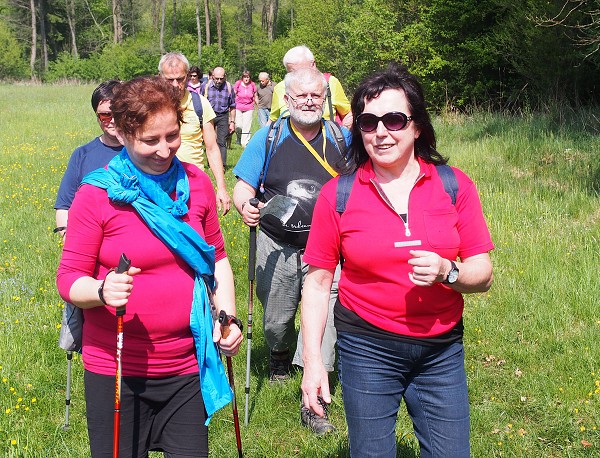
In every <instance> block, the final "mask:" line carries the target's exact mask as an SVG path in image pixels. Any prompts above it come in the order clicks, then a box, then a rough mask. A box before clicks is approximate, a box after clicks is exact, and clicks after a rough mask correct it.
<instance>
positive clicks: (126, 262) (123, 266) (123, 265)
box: [113, 253, 131, 458]
mask: <svg viewBox="0 0 600 458" xmlns="http://www.w3.org/2000/svg"><path fill="white" fill-rule="evenodd" d="M130 265H131V260H130V259H127V256H125V253H122V254H121V259H119V266H118V267H117V268H116V269H115V272H116V273H118V274H122V273H123V272H127V271H128V270H129V266H130ZM116 314H117V372H116V375H115V415H114V426H113V428H114V429H113V458H119V433H120V429H121V428H120V426H121V352H122V350H123V315H125V306H123V307H119V308H118V309H117V312H116Z"/></svg>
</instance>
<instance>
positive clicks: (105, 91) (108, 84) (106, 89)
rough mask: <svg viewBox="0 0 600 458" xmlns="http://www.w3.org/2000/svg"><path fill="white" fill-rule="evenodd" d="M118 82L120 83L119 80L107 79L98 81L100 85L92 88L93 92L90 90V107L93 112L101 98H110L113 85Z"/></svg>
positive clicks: (112, 92)
mask: <svg viewBox="0 0 600 458" xmlns="http://www.w3.org/2000/svg"><path fill="white" fill-rule="evenodd" d="M119 84H121V81H119V80H108V81H105V82H104V83H100V85H99V86H98V87H97V88H96V89H94V92H92V108H93V109H94V113H95V112H96V111H97V110H98V105H100V102H102V101H103V100H112V98H113V94H114V91H115V87H116V86H118V85H119Z"/></svg>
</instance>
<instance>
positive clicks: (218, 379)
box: [82, 148, 233, 425]
mask: <svg viewBox="0 0 600 458" xmlns="http://www.w3.org/2000/svg"><path fill="white" fill-rule="evenodd" d="M83 183H87V184H91V185H94V186H97V187H99V188H102V189H106V191H107V194H108V198H109V199H110V200H111V201H113V202H115V203H118V204H121V205H126V204H130V205H132V206H133V208H135V210H136V211H137V212H138V213H139V215H140V216H141V217H142V219H143V220H144V222H145V223H146V224H147V225H148V227H149V228H150V230H152V232H153V233H154V234H155V235H156V236H157V237H158V238H159V239H160V240H161V241H162V242H163V243H164V244H165V245H166V246H167V247H168V248H169V249H170V250H171V251H172V252H173V253H175V254H177V255H179V256H180V257H181V258H183V260H184V261H186V262H187V263H188V264H189V265H190V267H192V268H193V269H194V272H195V274H196V275H195V280H194V297H193V300H192V311H191V314H190V328H191V331H192V334H193V336H194V342H195V344H196V356H197V358H198V366H199V368H200V388H201V390H202V397H203V398H204V406H205V407H206V412H207V414H208V418H207V420H206V425H208V424H209V422H210V419H211V417H212V415H213V414H214V413H215V412H216V411H217V410H219V409H220V408H222V407H224V406H226V405H227V404H228V403H229V402H231V401H232V399H233V393H232V391H231V388H230V387H229V384H228V383H227V377H226V376H225V369H224V367H223V363H222V362H221V359H220V358H219V352H218V349H217V346H216V344H215V343H214V342H213V340H212V333H213V317H212V315H211V305H210V300H209V294H210V293H211V291H212V288H213V287H214V271H215V248H214V247H213V246H211V245H208V244H207V243H206V241H204V240H203V239H202V237H200V235H199V234H198V233H197V232H196V231H195V230H194V229H192V227H191V226H190V225H189V224H187V223H185V222H184V221H182V220H181V217H182V216H183V215H185V214H186V213H187V212H188V207H187V201H188V199H189V197H190V184H189V181H188V177H187V175H186V173H185V170H184V168H183V166H182V165H181V162H180V161H179V159H177V157H174V158H173V164H172V165H171V167H170V168H169V170H168V171H167V172H166V173H164V174H162V175H148V174H146V173H144V172H142V171H141V170H139V169H138V168H136V167H135V165H134V164H133V162H131V159H130V158H129V155H128V154H127V150H126V149H125V148H123V151H122V152H121V153H120V154H119V155H118V156H116V157H114V158H113V159H112V160H111V161H110V162H109V163H108V170H107V169H97V170H94V171H93V172H90V173H89V174H87V175H86V176H85V177H84V179H83V181H82V184H83ZM173 191H175V192H176V196H177V198H176V200H172V199H171V197H170V194H171V193H172V192H173ZM133 262H134V265H135V259H134V260H133Z"/></svg>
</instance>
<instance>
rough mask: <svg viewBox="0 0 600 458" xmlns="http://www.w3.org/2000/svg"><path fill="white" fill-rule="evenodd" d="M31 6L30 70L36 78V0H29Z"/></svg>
mask: <svg viewBox="0 0 600 458" xmlns="http://www.w3.org/2000/svg"><path fill="white" fill-rule="evenodd" d="M29 7H30V8H31V56H30V57H29V71H30V73H31V79H32V80H33V79H35V56H36V54H37V21H36V19H35V0H29Z"/></svg>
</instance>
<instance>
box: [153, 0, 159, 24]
mask: <svg viewBox="0 0 600 458" xmlns="http://www.w3.org/2000/svg"><path fill="white" fill-rule="evenodd" d="M159 11H160V2H159V1H158V0H152V30H153V31H154V32H156V31H158V20H159V18H160V14H159Z"/></svg>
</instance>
